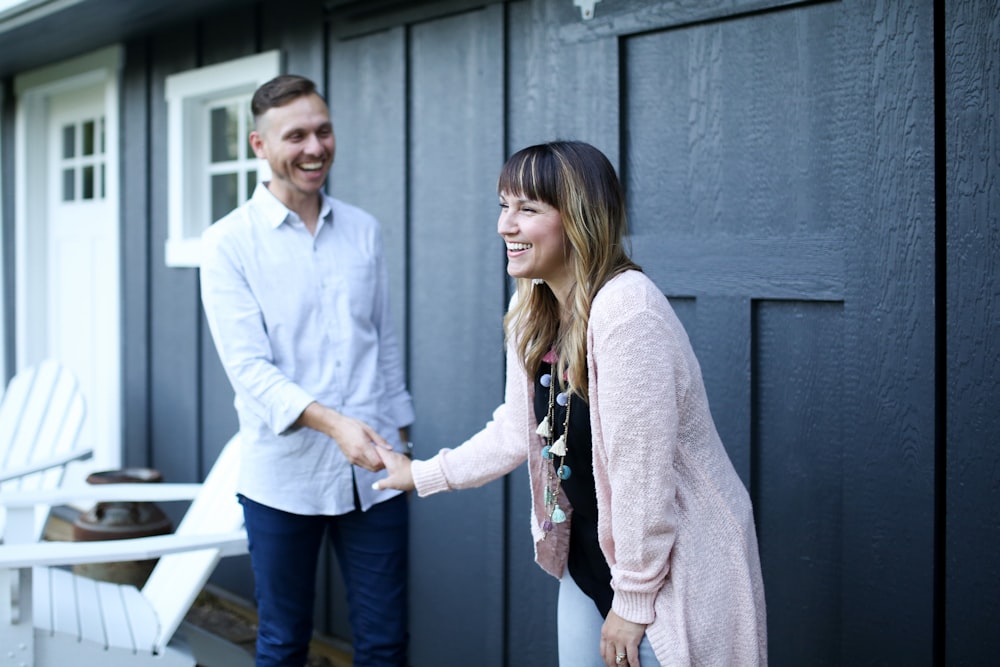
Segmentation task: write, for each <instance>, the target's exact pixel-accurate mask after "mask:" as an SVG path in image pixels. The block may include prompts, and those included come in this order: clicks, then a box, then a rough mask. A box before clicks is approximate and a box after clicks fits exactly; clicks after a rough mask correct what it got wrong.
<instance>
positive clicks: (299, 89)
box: [250, 74, 319, 124]
mask: <svg viewBox="0 0 1000 667" xmlns="http://www.w3.org/2000/svg"><path fill="white" fill-rule="evenodd" d="M318 94H319V93H317V92H316V84H315V83H313V82H312V81H311V80H310V79H307V78H306V77H304V76H299V75H298V74H282V75H280V76H276V77H274V78H273V79H271V80H270V81H268V82H267V83H265V84H263V85H261V87H260V88H258V89H257V91H256V92H255V93H254V94H253V99H252V100H250V111H251V112H252V113H253V120H254V123H255V124H256V123H257V119H259V118H260V117H261V116H263V115H264V114H265V113H267V111H268V110H269V109H273V108H275V107H280V106H284V105H286V104H288V103H289V102H291V101H292V100H296V99H298V98H300V97H305V96H306V95H318Z"/></svg>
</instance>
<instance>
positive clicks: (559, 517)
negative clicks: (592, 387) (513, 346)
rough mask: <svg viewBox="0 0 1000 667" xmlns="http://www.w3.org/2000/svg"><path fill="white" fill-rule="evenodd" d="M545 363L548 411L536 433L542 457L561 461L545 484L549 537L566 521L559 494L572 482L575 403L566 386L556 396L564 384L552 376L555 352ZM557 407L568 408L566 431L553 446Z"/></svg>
mask: <svg viewBox="0 0 1000 667" xmlns="http://www.w3.org/2000/svg"><path fill="white" fill-rule="evenodd" d="M542 361H547V362H549V371H550V372H548V373H545V374H544V375H542V377H541V378H539V382H540V383H541V385H542V386H543V387H548V389H549V409H548V414H546V415H545V418H544V419H542V423H541V424H539V425H538V429H537V430H536V431H535V432H536V433H537V434H538V435H540V436H542V437H543V438H545V446H544V447H542V457H543V458H545V459H546V460H552V459H553V458H555V457H557V456H558V457H559V465H558V466H556V465H555V464H554V463H553V465H551V466H549V467H548V468H549V472H548V477H547V478H546V480H545V514H546V519H545V520H544V521H543V522H542V530H543V531H544V532H545V533H546V534H548V533H549V532H550V531H551V530H552V529H553V528H554V527H555V524H557V523H562V522H563V521H565V520H566V513H565V512H563V510H562V509H561V508H560V507H559V490H560V488H561V486H562V481H563V480H564V479H569V476H570V474H572V470H570V467H569V466H568V465H566V463H565V461H566V446H567V442H568V441H567V437H568V436H569V414H570V408H571V407H572V405H573V402H572V401H571V400H570V392H569V386H568V385H567V386H566V389H565V391H560V392H558V393H556V390H557V385H558V384H561V383H559V382H558V381H554V378H553V372H554V371H555V370H556V365H557V361H558V357H557V356H556V353H555V350H549V352H548V354H546V355H545V356H544V357H543V358H542ZM556 403H558V404H559V405H560V406H565V408H566V419H565V420H564V421H563V431H562V435H560V436H559V437H558V438H557V439H555V441H554V442H553V438H554V436H555V431H554V429H553V426H552V425H553V424H554V423H555V406H556ZM543 539H544V538H543Z"/></svg>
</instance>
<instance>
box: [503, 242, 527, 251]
mask: <svg viewBox="0 0 1000 667" xmlns="http://www.w3.org/2000/svg"><path fill="white" fill-rule="evenodd" d="M530 247H531V244H530V243H508V244H507V250H527V249H528V248H530Z"/></svg>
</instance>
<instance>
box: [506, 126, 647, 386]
mask: <svg viewBox="0 0 1000 667" xmlns="http://www.w3.org/2000/svg"><path fill="white" fill-rule="evenodd" d="M497 192H498V194H507V195H511V196H516V197H524V198H526V199H533V200H535V201H541V202H545V203H546V204H548V205H549V206H552V207H554V208H555V209H556V210H558V211H559V215H560V218H561V219H562V225H563V230H564V231H565V232H566V237H567V239H568V240H569V247H570V249H569V253H570V257H569V266H570V267H571V269H570V270H571V271H572V273H573V276H572V278H573V280H572V287H571V288H570V292H569V299H568V304H569V310H568V312H565V313H560V311H559V302H558V301H557V300H556V297H555V294H554V293H553V292H552V290H550V289H549V288H548V287H547V286H544V285H537V286H536V285H533V284H532V281H531V280H530V279H527V278H519V279H518V280H517V296H518V298H517V302H516V304H515V305H514V307H513V308H512V309H511V310H510V312H508V313H507V316H506V318H504V329H505V331H506V335H507V336H508V337H509V338H510V337H512V338H513V340H514V341H515V345H516V349H517V352H518V355H519V356H520V358H521V359H522V360H523V361H524V367H525V369H526V370H527V371H528V373H530V374H531V375H534V374H535V373H537V371H538V368H539V366H540V365H541V363H542V357H544V356H545V354H546V352H548V350H549V348H552V347H554V348H555V350H556V352H557V353H558V355H559V364H558V368H557V372H556V373H555V374H554V375H555V377H563V373H564V372H566V371H567V369H570V371H569V378H570V386H571V390H572V391H573V393H575V394H577V395H578V396H581V397H582V398H583V399H584V400H588V381H587V325H588V323H589V321H590V304H591V303H592V302H593V300H594V296H595V295H596V294H597V292H598V290H600V289H601V287H603V286H604V284H605V283H606V282H608V281H609V280H611V278H613V277H615V276H616V275H618V274H619V273H621V272H623V271H627V270H629V269H635V270H641V269H640V268H639V266H638V265H637V264H636V263H635V262H633V261H632V260H631V259H630V258H629V256H628V253H627V252H626V250H625V248H624V246H623V241H624V237H625V234H626V231H627V229H626V228H627V221H626V216H625V197H624V193H623V191H622V186H621V183H620V182H619V180H618V176H617V174H615V169H614V167H613V166H611V162H610V161H609V160H608V158H607V157H605V155H604V154H603V153H602V152H601V151H599V150H597V149H596V148H594V147H593V146H591V145H590V144H586V143H583V142H580V141H554V142H550V143H546V144H539V145H537V146H529V147H528V148H524V149H522V150H520V151H518V152H517V153H515V154H514V155H513V156H511V158H510V159H509V160H507V163H506V164H505V165H504V166H503V169H502V170H501V171H500V178H499V181H498V183H497Z"/></svg>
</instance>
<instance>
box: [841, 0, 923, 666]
mask: <svg viewBox="0 0 1000 667" xmlns="http://www.w3.org/2000/svg"><path fill="white" fill-rule="evenodd" d="M838 15H839V16H838V18H839V22H840V23H841V25H842V26H843V30H844V33H843V40H844V43H843V48H842V51H841V54H840V61H839V62H838V76H841V77H845V78H849V79H850V80H851V81H852V82H856V83H854V84H852V83H849V82H848V81H846V80H842V81H841V82H838V83H841V85H845V86H852V85H854V86H857V85H860V88H858V89H857V97H856V99H855V100H854V101H851V100H850V99H845V100H844V102H845V103H843V104H840V105H838V111H837V120H838V121H841V122H842V123H843V125H842V127H843V129H844V134H842V135H839V136H840V139H841V142H842V145H841V150H842V151H845V155H846V157H847V158H848V165H849V167H848V168H849V170H850V171H849V173H850V176H846V177H844V178H843V179H838V183H837V184H838V186H839V185H847V187H848V188H849V190H851V192H848V195H847V196H848V197H849V199H850V200H851V201H852V202H853V203H854V204H855V207H854V208H853V209H847V210H845V211H844V213H845V215H846V216H847V217H846V218H845V220H844V224H845V226H846V228H847V239H849V240H850V242H851V245H852V248H853V249H852V252H851V256H850V259H849V267H850V272H849V278H848V283H847V289H846V299H845V313H846V314H847V320H846V321H847V327H846V330H845V341H846V344H847V346H848V348H847V349H851V350H853V351H854V354H852V355H851V356H850V357H848V358H847V362H846V363H845V366H844V375H845V378H844V379H845V397H846V400H847V404H846V408H847V412H846V421H845V433H844V444H845V448H846V450H845V462H846V463H847V466H846V468H845V474H844V494H843V498H844V510H843V511H844V525H845V527H847V528H848V530H846V531H845V533H844V541H843V560H842V563H841V567H843V569H844V571H845V572H849V573H850V576H845V578H844V582H843V588H842V599H843V605H844V607H843V633H842V643H843V651H844V653H843V661H844V664H860V663H862V662H863V663H893V664H909V665H927V664H930V663H931V660H932V655H933V651H932V644H933V571H934V535H933V530H934V528H933V527H934V522H933V512H934V486H933V484H934V480H933V466H934V413H933V409H932V406H933V405H934V377H933V369H934V311H933V303H932V299H931V298H930V296H929V295H931V294H933V292H934V202H933V198H934V178H933V154H934V143H933V63H932V55H933V48H932V31H933V26H932V13H931V7H930V5H928V4H926V3H902V4H900V3H889V4H887V5H877V6H874V7H873V6H872V5H871V4H870V3H866V2H850V3H843V4H842V5H841V6H840V7H839V9H838ZM847 28H851V29H850V30H848V29H847Z"/></svg>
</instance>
